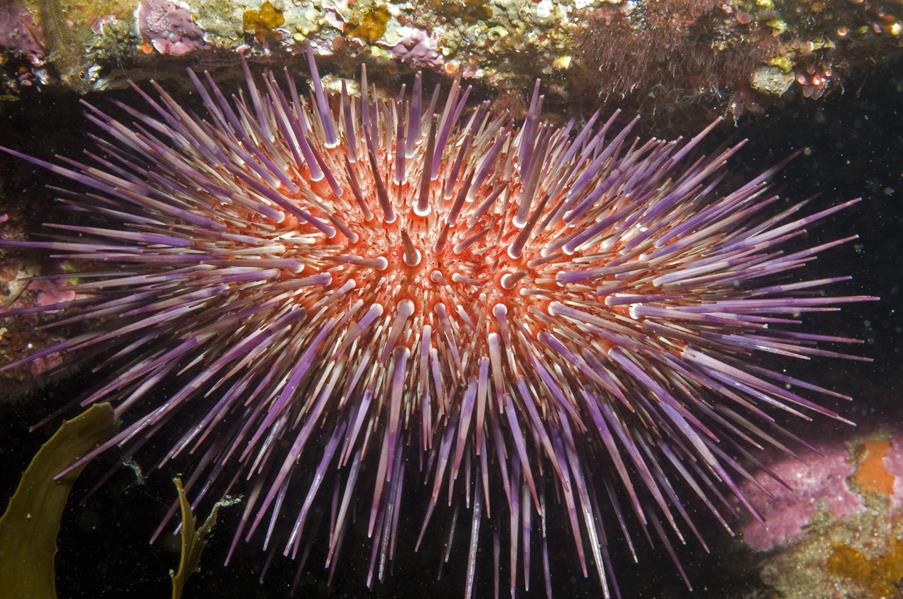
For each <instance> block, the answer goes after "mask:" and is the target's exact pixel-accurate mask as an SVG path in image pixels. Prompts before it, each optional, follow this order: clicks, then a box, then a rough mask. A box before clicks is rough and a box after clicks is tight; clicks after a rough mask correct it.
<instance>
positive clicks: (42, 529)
mask: <svg viewBox="0 0 903 599" xmlns="http://www.w3.org/2000/svg"><path fill="white" fill-rule="evenodd" d="M116 428H117V427H116V423H115V420H114V417H113V408H112V406H110V404H108V403H103V404H97V405H94V406H91V407H90V408H88V409H87V410H85V411H84V412H82V413H81V414H80V415H78V416H76V417H75V418H72V419H71V420H67V421H65V422H64V423H63V424H62V426H60V428H59V430H57V431H56V433H54V434H53V436H52V437H50V439H49V440H48V441H47V442H46V443H44V445H42V446H41V449H39V450H38V453H36V454H35V456H34V458H33V459H32V460H31V464H29V465H28V468H27V469H26V470H25V472H24V473H23V474H22V478H21V480H20V481H19V486H18V488H17V489H16V492H15V493H14V494H13V496H12V498H11V499H10V500H9V505H8V506H7V508H6V512H4V514H3V516H2V517H0V594H2V595H3V596H4V597H16V598H17V599H50V598H51V597H56V580H55V577H54V563H53V562H54V558H55V556H56V537H57V534H58V533H59V530H60V520H61V519H62V516H63V509H64V508H65V507H66V501H67V499H68V498H69V491H70V490H71V489H72V485H73V484H75V480H76V479H77V478H78V475H79V474H80V473H81V471H82V469H83V467H79V468H76V469H74V470H73V471H72V472H69V473H68V474H66V475H65V476H63V477H61V478H60V479H59V480H53V477H54V476H56V475H57V474H58V473H60V472H61V471H62V470H63V469H65V468H66V467H68V466H69V465H71V464H72V463H73V462H74V461H75V460H77V459H78V458H80V457H81V456H83V455H85V453H87V452H88V451H90V450H91V449H93V448H94V447H96V446H97V444H98V443H101V442H103V441H106V440H107V439H109V438H110V437H111V436H112V435H113V433H115V432H116Z"/></svg>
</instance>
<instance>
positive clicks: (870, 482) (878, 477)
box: [850, 439, 896, 495]
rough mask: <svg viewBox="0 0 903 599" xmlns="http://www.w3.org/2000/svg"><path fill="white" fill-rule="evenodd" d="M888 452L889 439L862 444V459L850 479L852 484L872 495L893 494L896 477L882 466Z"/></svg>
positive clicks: (871, 440) (872, 440) (873, 440)
mask: <svg viewBox="0 0 903 599" xmlns="http://www.w3.org/2000/svg"><path fill="white" fill-rule="evenodd" d="M888 451H890V440H889V439H870V440H868V441H865V442H864V443H863V444H862V457H861V458H860V461H859V466H858V467H857V468H856V473H855V474H853V476H852V478H851V479H850V480H851V482H852V483H853V484H855V485H856V486H857V487H859V488H860V489H862V490H863V491H869V492H872V493H881V494H883V495H890V494H891V493H893V492H894V481H895V480H896V477H895V476H894V475H893V474H891V473H890V471H889V470H888V469H887V466H885V465H884V458H885V456H887V452H888Z"/></svg>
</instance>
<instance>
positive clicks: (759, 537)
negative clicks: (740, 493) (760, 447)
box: [742, 444, 864, 551]
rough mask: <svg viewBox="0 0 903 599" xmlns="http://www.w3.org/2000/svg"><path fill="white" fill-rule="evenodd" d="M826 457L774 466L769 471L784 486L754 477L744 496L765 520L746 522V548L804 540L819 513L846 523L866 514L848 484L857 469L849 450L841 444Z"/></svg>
mask: <svg viewBox="0 0 903 599" xmlns="http://www.w3.org/2000/svg"><path fill="white" fill-rule="evenodd" d="M822 453H823V455H818V454H816V453H815V452H809V453H804V454H803V455H802V456H800V457H801V458H802V459H801V460H797V459H794V458H787V459H785V460H783V461H780V462H778V463H776V464H773V465H771V467H770V468H771V472H772V473H773V474H774V475H776V476H777V477H778V478H780V479H781V480H782V481H784V482H785V483H786V486H784V485H782V484H781V483H779V482H778V481H776V480H775V479H774V477H772V476H771V475H770V474H768V473H767V472H764V471H763V472H760V473H759V474H757V475H756V477H755V478H756V481H757V483H758V485H752V484H749V485H747V488H745V489H744V491H745V493H746V496H747V498H748V499H749V501H750V503H752V505H753V506H754V507H755V508H756V509H757V510H758V511H759V513H760V514H761V515H762V518H763V521H762V522H759V521H757V520H755V519H752V518H749V519H748V521H747V522H746V523H744V525H743V527H742V532H743V540H744V541H745V542H746V544H747V545H749V546H750V547H752V548H753V549H755V550H757V551H769V550H771V549H775V548H777V547H780V546H783V545H785V544H786V543H788V542H792V541H794V540H796V539H798V538H800V537H801V536H802V535H803V532H804V529H805V527H806V526H807V525H809V524H810V523H811V522H812V520H813V518H814V517H815V516H816V515H817V514H819V513H825V514H828V515H830V516H832V517H834V518H839V519H842V518H847V517H849V516H852V515H853V514H856V513H858V512H861V511H862V510H863V509H864V504H863V501H862V498H861V497H860V496H859V495H856V494H855V493H853V492H852V491H851V489H850V487H849V484H848V483H847V478H849V477H850V476H852V475H853V473H854V471H855V470H856V464H855V463H854V462H853V461H852V460H851V459H850V458H849V455H848V451H847V448H846V447H845V446H844V445H842V444H841V445H838V446H837V447H832V448H827V449H823V450H822ZM759 485H761V486H759ZM769 494H770V496H769Z"/></svg>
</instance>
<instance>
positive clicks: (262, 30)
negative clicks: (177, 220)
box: [0, 0, 903, 126]
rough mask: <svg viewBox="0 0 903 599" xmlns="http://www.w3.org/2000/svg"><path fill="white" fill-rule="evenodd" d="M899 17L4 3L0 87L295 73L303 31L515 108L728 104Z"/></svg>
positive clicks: (594, 8)
mask: <svg viewBox="0 0 903 599" xmlns="http://www.w3.org/2000/svg"><path fill="white" fill-rule="evenodd" d="M901 15H903V3H901V2H900V0H562V1H552V0H538V1H534V0H425V1H407V0H405V1H388V2H383V1H380V0H356V1H355V0H334V1H322V2H312V1H309V0H263V2H261V1H259V0H236V1H232V0H229V1H225V0H189V1H188V2H183V1H181V0H6V1H5V2H4V3H3V4H2V5H0V94H2V97H3V98H4V99H6V100H14V99H16V98H18V97H21V95H22V94H23V93H26V92H27V90H28V89H29V88H64V89H66V88H68V89H72V90H76V91H78V92H81V93H84V92H90V91H99V90H106V89H111V88H120V87H123V86H125V85H126V84H127V80H128V79H132V80H136V81H141V80H144V79H147V78H151V77H153V78H156V79H162V80H167V79H175V80H177V81H181V82H186V81H187V77H186V76H185V73H184V67H185V66H193V67H195V68H200V69H209V70H211V71H219V72H222V73H225V74H226V75H223V76H228V73H230V72H234V71H235V70H236V69H234V68H233V67H234V66H235V64H236V62H237V60H238V56H245V57H247V58H248V59H249V60H251V61H256V62H267V63H277V64H280V65H281V64H288V65H294V64H297V65H299V68H302V69H303V67H301V66H300V65H301V60H300V54H301V51H302V49H303V46H304V44H305V43H310V44H311V45H312V46H313V47H314V50H315V52H316V54H317V55H318V56H319V57H320V60H321V61H323V62H324V64H327V63H331V64H329V67H331V68H329V69H328V70H329V71H330V72H335V73H338V74H341V75H347V76H351V75H353V73H354V71H355V69H356V66H357V65H358V64H359V63H360V62H361V61H364V62H366V63H367V64H368V65H369V66H370V67H371V70H372V71H373V72H374V73H375V75H376V80H377V81H379V80H380V78H383V79H392V78H393V77H395V76H396V75H399V74H405V73H408V72H410V71H412V70H418V69H422V70H424V71H426V72H430V73H435V74H437V75H439V76H442V77H449V78H450V77H455V76H459V75H460V76H461V77H463V78H464V79H466V80H470V81H471V82H473V83H474V84H476V85H478V86H482V87H484V88H486V89H489V90H491V91H492V92H493V93H496V94H497V96H498V101H501V102H505V103H506V105H510V107H511V108H512V111H513V112H514V113H515V114H516V113H517V111H518V110H519V109H520V108H522V107H521V104H522V103H523V97H524V96H525V95H526V92H525V90H527V89H528V88H529V86H530V82H531V81H532V80H533V79H534V78H535V77H542V78H543V80H544V82H543V86H544V89H545V92H546V95H547V103H546V106H547V107H548V108H549V109H550V110H553V109H557V111H558V112H569V113H574V112H580V111H586V110H591V109H594V108H595V107H596V106H597V105H598V104H599V103H600V102H602V103H607V104H610V105H612V106H614V105H617V106H620V107H622V108H627V109H632V110H635V111H639V112H641V113H644V114H645V115H648V116H654V117H656V118H659V117H669V118H671V117H672V116H673V115H674V114H680V115H681V119H680V120H682V119H683V114H689V113H692V114H701V115H704V116H706V118H711V115H712V114H723V115H729V116H737V115H740V114H742V113H744V112H746V111H750V110H752V111H758V110H762V109H763V108H766V107H768V106H770V105H772V104H774V103H775V102H776V101H778V100H779V99H781V98H785V99H788V98H790V99H792V98H796V99H800V98H807V99H818V98H820V97H822V96H823V95H824V94H826V93H827V92H830V91H832V90H839V89H842V88H843V85H844V81H845V79H846V77H847V75H848V73H849V72H850V71H851V70H852V69H854V68H858V67H866V66H869V65H874V64H877V63H880V62H883V61H884V60H886V59H887V58H889V57H891V56H893V55H895V54H899V53H900V52H901V47H903V45H901V44H903V36H901V34H903V21H901ZM687 107H690V108H692V109H693V110H692V111H689V110H683V109H684V108H687ZM699 107H702V108H704V110H698V108H699ZM672 120H674V119H672ZM693 126H696V125H695V124H694V125H693Z"/></svg>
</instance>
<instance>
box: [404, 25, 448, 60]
mask: <svg viewBox="0 0 903 599" xmlns="http://www.w3.org/2000/svg"><path fill="white" fill-rule="evenodd" d="M402 32H403V37H402V38H401V40H399V42H398V43H397V44H395V45H394V46H392V57H393V58H395V59H396V60H400V61H401V62H403V63H405V64H409V65H411V66H413V67H417V68H424V69H434V70H435V69H438V68H439V67H441V66H442V64H443V63H444V60H443V59H442V55H441V54H440V53H439V50H438V44H437V42H436V38H434V37H433V35H432V34H430V33H427V32H426V31H424V30H422V29H416V28H414V27H404V28H403V29H402Z"/></svg>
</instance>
